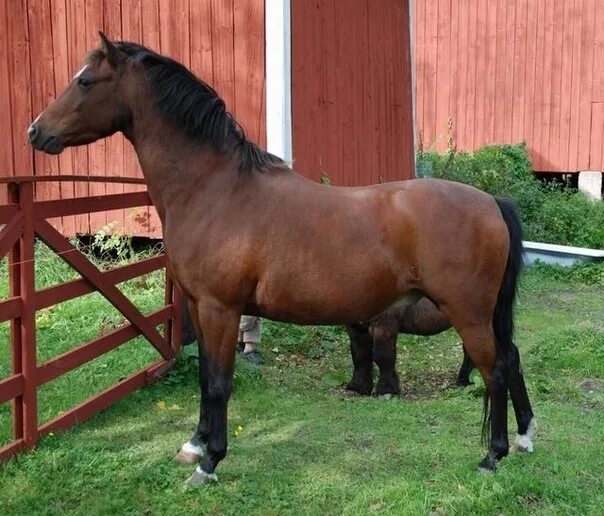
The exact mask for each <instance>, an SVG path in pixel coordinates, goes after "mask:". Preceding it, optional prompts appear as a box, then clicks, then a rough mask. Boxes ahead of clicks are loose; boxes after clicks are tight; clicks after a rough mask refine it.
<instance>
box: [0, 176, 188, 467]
mask: <svg viewBox="0 0 604 516" xmlns="http://www.w3.org/2000/svg"><path fill="white" fill-rule="evenodd" d="M74 180H76V181H86V182H90V181H98V182H116V183H135V184H144V182H143V180H142V179H138V178H109V177H104V176H101V177H94V176H80V177H78V176H66V177H63V176H56V177H49V176H47V177H37V178H36V177H21V178H20V177H11V178H0V184H1V183H4V184H7V185H8V189H9V199H10V201H11V204H8V205H4V206H0V227H2V225H4V227H3V228H2V229H1V230H0V259H2V258H3V257H4V256H5V255H6V254H7V253H9V281H10V297H9V298H8V299H6V300H4V301H0V322H4V321H9V320H10V321H11V348H12V375H11V376H9V377H8V378H6V379H4V380H2V381H0V403H4V402H6V401H9V400H13V441H12V442H11V443H9V444H8V445H6V446H4V447H2V448H0V460H3V459H6V458H8V457H10V456H12V455H14V454H15V453H18V452H19V451H22V450H27V449H31V448H33V447H34V446H35V445H36V442H37V440H38V437H39V436H40V435H43V434H46V433H48V432H52V431H57V430H64V429H66V428H68V427H70V426H72V425H73V424H75V423H78V422H81V421H83V420H85V419H87V418H89V417H91V416H93V415H94V414H96V413H98V412H99V411H101V410H103V409H105V408H107V407H108V406H109V405H111V404H112V403H115V402H116V401H118V400H119V399H121V398H123V397H124V396H126V395H127V394H129V393H130V392H132V391H134V390H136V389H138V388H139V387H142V386H143V385H145V384H147V383H150V382H153V381H154V380H156V379H158V378H159V377H160V376H161V375H162V374H163V373H164V372H166V371H167V370H168V369H169V367H170V366H171V365H172V363H173V361H174V358H175V356H176V354H177V352H178V349H179V344H180V337H179V335H180V328H179V325H178V322H179V321H180V318H179V317H177V316H176V317H175V315H177V314H178V313H179V311H178V309H179V299H178V296H177V294H176V291H175V289H174V288H173V285H172V282H171V281H170V280H169V278H168V275H167V274H166V287H165V292H166V294H165V296H166V297H165V306H164V307H163V308H161V309H160V310H157V311H155V312H152V313H150V314H148V315H143V314H142V313H141V312H140V311H139V310H138V309H137V308H136V307H135V306H134V305H133V304H132V302H131V301H129V300H128V299H127V298H126V297H125V296H124V295H123V294H122V292H121V291H120V290H119V289H118V288H117V287H116V284H118V283H120V282H123V281H126V280H129V279H132V278H135V277H137V276H141V275H144V274H147V273H149V272H152V271H155V270H158V269H161V268H163V267H165V266H166V257H165V255H160V256H155V257H153V258H149V259H146V260H142V261H139V262H135V263H132V264H129V265H126V266H123V267H119V268H115V269H111V270H108V271H105V272H102V271H100V270H99V269H98V268H97V267H96V266H95V265H93V264H92V263H91V262H90V261H89V260H88V259H87V258H86V257H85V256H84V255H83V254H82V253H81V252H80V251H79V250H78V249H76V248H75V247H74V246H73V245H72V244H71V243H70V242H69V240H67V239H66V238H65V237H64V236H63V235H61V234H60V233H59V232H58V231H57V230H56V229H54V228H53V227H52V226H51V225H50V224H49V223H48V222H47V220H46V219H48V218H53V217H66V216H72V215H78V214H82V213H96V212H103V211H106V210H116V209H124V208H132V207H136V206H150V205H151V200H150V198H149V195H148V194H147V192H133V193H125V194H115V195H105V196H94V197H82V198H77V199H63V200H56V201H35V200H34V193H33V192H34V183H37V182H40V181H58V182H61V181H70V182H72V181H74ZM36 237H37V238H39V239H40V240H42V241H43V242H44V243H45V244H46V245H47V246H48V247H50V248H51V249H52V250H53V251H54V252H56V253H57V254H59V256H60V257H61V258H62V259H63V260H64V261H66V262H67V263H68V264H70V265H71V266H72V267H73V268H74V269H75V270H76V271H77V272H79V273H80V275H81V276H82V278H81V279H78V280H73V281H69V282H67V283H62V284H59V285H54V286H52V287H49V288H45V289H43V290H39V291H36V290H35V282H34V240H35V238H36ZM95 290H96V291H98V292H100V293H101V294H102V295H103V296H105V298H107V300H109V302H110V303H111V304H112V305H113V306H114V307H115V308H116V309H117V310H119V311H120V312H121V313H122V314H123V316H124V317H125V318H126V319H127V320H128V321H129V322H130V324H126V325H123V326H121V327H119V328H117V329H116V330H115V331H112V332H111V333H107V334H105V335H102V336H100V337H98V338H97V339H95V340H93V341H91V342H88V343H86V344H84V345H82V346H80V347H78V348H75V349H72V350H70V351H68V352H66V353H63V354H62V355H59V356H57V357H54V358H53V359H51V360H48V361H46V362H44V363H42V364H38V363H37V360H36V327H35V316H36V311H37V310H41V309H43V308H47V307H49V306H52V305H55V304H58V303H62V302H64V301H67V300H69V299H74V298H77V297H79V296H82V295H84V294H88V293H89V292H93V291H95ZM162 323H163V324H164V325H165V326H164V335H163V336H162V335H161V334H160V333H159V332H158V331H157V330H156V326H157V325H159V324H162ZM138 335H143V336H145V337H146V338H147V339H148V340H149V342H150V343H151V344H152V345H153V346H154V347H155V348H156V349H157V350H158V351H159V353H160V354H161V356H162V360H160V361H158V362H156V363H154V364H152V365H150V366H148V367H146V368H145V369H143V370H141V371H138V372H137V373H135V374H133V375H131V376H130V377H128V378H125V379H123V380H121V381H120V382H118V383H117V384H115V385H113V386H112V387H110V388H108V389H106V390H105V391H103V392H101V393H100V394H98V395H97V396H94V397H92V398H89V399H88V400H86V401H85V402H83V403H81V404H79V405H77V406H76V407H73V408H72V409H71V410H69V411H66V412H64V413H63V414H61V415H59V416H58V417H56V418H54V419H52V420H50V421H48V422H47V423H45V424H43V425H42V426H38V414H37V389H38V387H40V386H41V385H43V384H45V383H47V382H49V381H51V380H54V379H55V378H57V377H58V376H61V375H62V374H64V373H66V372H68V371H71V370H72V369H74V368H76V367H78V366H80V365H82V364H85V363H86V362H89V361H90V360H93V359H94V358H96V357H98V356H100V355H102V354H104V353H106V352H108V351H110V350H112V349H115V348H116V347H117V346H120V345H121V344H124V343H125V342H127V341H128V340H130V339H132V338H134V337H136V336H138Z"/></svg>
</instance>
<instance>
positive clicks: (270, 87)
mask: <svg viewBox="0 0 604 516" xmlns="http://www.w3.org/2000/svg"><path fill="white" fill-rule="evenodd" d="M290 9H291V5H290V0H266V1H265V5H264V19H265V20H264V27H265V45H266V47H265V56H266V57H265V67H266V92H265V94H266V148H267V150H268V151H269V152H271V153H273V154H275V155H276V156H279V157H281V158H283V159H284V160H285V161H288V162H291V161H292V102H291V10H290Z"/></svg>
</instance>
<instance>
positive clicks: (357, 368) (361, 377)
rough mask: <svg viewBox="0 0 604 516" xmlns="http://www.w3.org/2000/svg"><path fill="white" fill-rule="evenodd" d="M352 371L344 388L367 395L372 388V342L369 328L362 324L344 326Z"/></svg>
mask: <svg viewBox="0 0 604 516" xmlns="http://www.w3.org/2000/svg"><path fill="white" fill-rule="evenodd" d="M346 331H347V332H348V337H349V338H350V354H351V355H352V365H353V367H354V371H353V373H352V380H350V382H349V383H348V385H347V386H346V390H348V391H352V392H356V393H357V394H361V395H363V396H369V395H370V394H371V391H372V390H373V342H372V340H371V336H370V335H369V328H368V327H367V326H366V325H363V324H352V325H349V326H346Z"/></svg>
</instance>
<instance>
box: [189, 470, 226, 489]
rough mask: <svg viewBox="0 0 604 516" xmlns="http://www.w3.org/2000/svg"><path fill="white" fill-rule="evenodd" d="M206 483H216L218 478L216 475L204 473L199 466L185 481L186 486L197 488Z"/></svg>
mask: <svg viewBox="0 0 604 516" xmlns="http://www.w3.org/2000/svg"><path fill="white" fill-rule="evenodd" d="M208 482H218V476H217V475H216V473H206V472H205V471H204V470H203V469H201V466H197V468H196V469H195V471H193V474H192V475H191V476H190V477H189V478H188V479H187V481H186V484H187V485H188V486H191V487H193V486H199V485H201V484H206V483H208Z"/></svg>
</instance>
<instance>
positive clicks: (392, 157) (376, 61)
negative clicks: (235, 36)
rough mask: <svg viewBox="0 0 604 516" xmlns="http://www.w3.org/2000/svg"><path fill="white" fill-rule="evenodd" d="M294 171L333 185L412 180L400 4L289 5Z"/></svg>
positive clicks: (387, 0)
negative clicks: (325, 179) (325, 176)
mask: <svg viewBox="0 0 604 516" xmlns="http://www.w3.org/2000/svg"><path fill="white" fill-rule="evenodd" d="M291 6H292V12H291V24H292V120H293V128H292V129H293V157H294V167H295V168H296V170H299V171H300V172H302V173H303V174H304V175H306V176H308V177H311V178H312V179H315V180H319V178H320V177H321V174H326V175H327V176H329V178H330V180H331V181H332V182H333V184H339V185H359V184H371V183H378V182H380V181H388V180H395V179H409V178H410V177H412V176H413V164H414V159H413V121H412V97H411V63H410V50H409V21H408V4H407V1H406V0H380V1H379V2H377V1H375V0H347V1H346V2H343V1H341V0H340V1H338V0H292V4H291Z"/></svg>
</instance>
